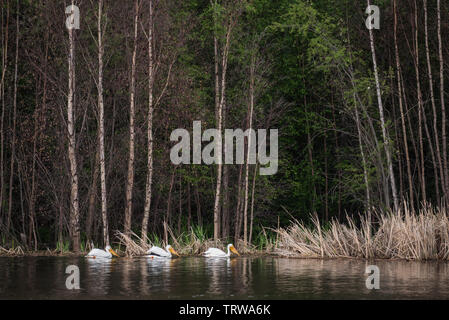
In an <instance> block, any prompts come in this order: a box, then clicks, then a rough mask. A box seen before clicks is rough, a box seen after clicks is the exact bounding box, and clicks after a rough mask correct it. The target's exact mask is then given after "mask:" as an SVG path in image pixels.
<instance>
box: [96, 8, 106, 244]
mask: <svg viewBox="0 0 449 320" xmlns="http://www.w3.org/2000/svg"><path fill="white" fill-rule="evenodd" d="M102 10H103V0H99V2H98V108H99V119H98V120H99V123H100V126H99V127H100V128H99V129H100V130H99V131H100V132H99V134H100V137H99V142H100V150H99V151H100V185H101V218H102V220H103V243H104V245H105V246H108V245H109V226H108V211H107V209H108V205H107V192H106V164H105V151H104V101H103V54H104V46H103V32H104V31H103V30H102V25H101V19H102Z"/></svg>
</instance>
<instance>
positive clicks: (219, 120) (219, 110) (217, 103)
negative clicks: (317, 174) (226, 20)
mask: <svg viewBox="0 0 449 320" xmlns="http://www.w3.org/2000/svg"><path fill="white" fill-rule="evenodd" d="M215 6H217V1H215ZM215 10H216V8H214V29H215V27H216V26H215V24H216V23H217V17H216V13H215ZM214 56H215V118H216V123H217V126H218V128H217V129H218V131H219V132H220V135H221V133H222V127H221V126H222V103H221V101H220V85H219V83H220V82H219V75H218V39H217V35H216V31H215V30H214ZM224 59H225V53H223V61H224ZM222 67H224V65H222ZM225 81H226V80H225V70H224V69H223V70H222V85H224V84H225ZM223 92H224V88H222V93H223ZM221 100H222V101H224V97H223V96H222V97H221ZM217 149H218V150H219V151H218V152H219V155H218V159H217V160H218V161H219V163H218V167H217V184H216V189H215V203H214V239H215V240H217V239H218V238H219V237H220V212H219V210H220V193H221V179H222V163H221V155H222V153H221V151H222V144H221V137H220V139H219V141H217ZM216 156H217V155H216Z"/></svg>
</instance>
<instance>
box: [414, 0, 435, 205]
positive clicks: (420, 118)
mask: <svg viewBox="0 0 449 320" xmlns="http://www.w3.org/2000/svg"><path fill="white" fill-rule="evenodd" d="M414 29H415V37H414V43H415V45H414V47H415V54H414V55H415V61H414V62H415V75H416V92H417V95H418V142H419V150H420V152H419V155H420V163H421V166H420V172H421V174H420V176H421V192H422V200H423V201H426V199H427V193H426V173H425V167H426V165H425V161H424V144H423V132H422V131H423V130H422V123H423V113H424V110H423V109H424V108H423V101H422V92H421V80H420V75H419V42H418V31H419V30H418V7H417V3H416V0H415V28H414ZM430 142H431V141H430Z"/></svg>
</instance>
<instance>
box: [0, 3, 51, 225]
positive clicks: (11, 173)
mask: <svg viewBox="0 0 449 320" xmlns="http://www.w3.org/2000/svg"><path fill="white" fill-rule="evenodd" d="M16 10H17V14H16V57H15V62H14V97H13V120H12V122H13V125H12V137H11V140H12V141H11V164H10V169H9V199H8V219H7V224H6V230H7V232H10V225H11V215H12V192H13V188H14V184H13V182H14V162H15V158H16V120H17V69H18V63H19V33H20V30H19V1H18V0H17V9H16ZM44 92H45V89H44Z"/></svg>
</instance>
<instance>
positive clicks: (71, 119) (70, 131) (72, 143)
mask: <svg viewBox="0 0 449 320" xmlns="http://www.w3.org/2000/svg"><path fill="white" fill-rule="evenodd" d="M72 5H73V1H72ZM73 30H74V29H69V42H70V52H69V94H68V101H67V135H68V136H67V138H68V156H69V161H70V180H71V192H70V233H71V238H72V246H73V250H74V251H75V252H79V250H80V229H79V200H78V169H77V161H76V139H75V115H74V111H75V107H74V91H75V42H74V34H73V33H74V32H73Z"/></svg>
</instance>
